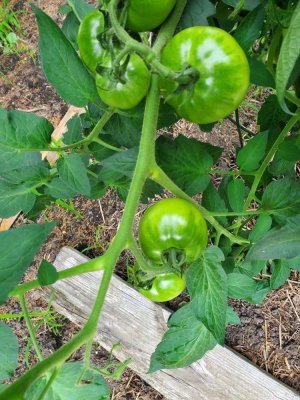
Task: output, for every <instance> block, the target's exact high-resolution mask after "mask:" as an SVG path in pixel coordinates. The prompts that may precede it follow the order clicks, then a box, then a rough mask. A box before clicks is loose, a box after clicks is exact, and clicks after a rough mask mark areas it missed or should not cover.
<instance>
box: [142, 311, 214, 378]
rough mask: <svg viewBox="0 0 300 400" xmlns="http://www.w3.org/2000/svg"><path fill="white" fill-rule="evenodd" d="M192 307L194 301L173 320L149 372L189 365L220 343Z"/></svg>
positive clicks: (154, 355)
mask: <svg viewBox="0 0 300 400" xmlns="http://www.w3.org/2000/svg"><path fill="white" fill-rule="evenodd" d="M191 308H192V307H191V303H189V304H186V305H185V306H183V307H181V308H180V309H179V310H177V311H176V312H175V313H174V314H173V315H172V316H171V318H170V319H169V321H168V328H169V329H168V330H167V332H166V333H165V334H164V336H163V338H162V341H161V342H160V343H159V344H158V346H157V347H156V349H155V352H154V353H153V354H152V356H151V362H150V368H149V372H155V371H158V370H160V369H168V368H182V367H186V366H188V365H190V364H192V363H193V362H195V361H197V360H198V359H199V358H201V357H202V356H203V355H204V354H205V353H206V352H207V351H208V350H210V349H212V348H213V347H214V346H215V345H216V344H217V342H216V340H215V339H214V337H213V335H212V334H211V333H210V332H209V330H208V329H206V327H205V326H204V324H203V323H202V322H201V321H199V320H198V319H197V318H196V317H195V315H194V313H193V311H192V309H191Z"/></svg>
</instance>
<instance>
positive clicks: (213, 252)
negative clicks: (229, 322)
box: [186, 246, 227, 344]
mask: <svg viewBox="0 0 300 400" xmlns="http://www.w3.org/2000/svg"><path fill="white" fill-rule="evenodd" d="M223 260H224V255H223V253H222V251H221V250H220V249H219V248H218V247H215V246H211V247H208V248H207V249H206V250H205V251H204V253H203V255H202V257H201V258H200V259H199V260H197V261H195V262H193V263H192V264H191V265H190V267H189V268H188V270H187V273H186V283H187V288H188V292H189V294H190V295H191V299H192V301H191V306H192V311H193V313H194V315H195V317H196V318H198V319H199V320H200V321H201V322H203V324H204V325H205V326H206V328H207V329H208V330H209V331H210V332H211V333H212V334H213V335H214V337H215V339H216V340H217V341H218V343H221V344H223V343H224V336H225V327H226V309H227V277H226V274H225V272H224V269H223V267H222V264H221V261H223Z"/></svg>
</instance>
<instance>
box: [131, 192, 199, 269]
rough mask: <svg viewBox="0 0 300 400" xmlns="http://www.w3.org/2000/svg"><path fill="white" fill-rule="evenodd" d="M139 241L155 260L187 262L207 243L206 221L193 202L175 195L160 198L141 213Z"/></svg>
mask: <svg viewBox="0 0 300 400" xmlns="http://www.w3.org/2000/svg"><path fill="white" fill-rule="evenodd" d="M139 242H140V245H141V248H142V250H143V252H144V253H145V255H146V256H147V257H148V258H149V259H151V260H152V261H153V262H155V263H158V264H161V263H164V262H166V261H167V262H168V263H170V264H180V265H181V264H182V263H187V264H189V263H191V262H193V261H195V260H196V259H197V258H199V257H200V255H201V254H202V253H203V250H204V249H205V247H206V245H207V226H206V222H205V220H204V218H203V216H202V214H201V212H200V211H199V209H198V207H197V206H196V205H195V204H192V203H190V202H188V201H186V200H183V199H177V198H175V199H164V200H160V201H159V202H157V203H155V204H154V205H152V206H151V207H149V208H148V210H147V211H146V212H145V214H144V215H143V216H142V218H141V221H140V224H139Z"/></svg>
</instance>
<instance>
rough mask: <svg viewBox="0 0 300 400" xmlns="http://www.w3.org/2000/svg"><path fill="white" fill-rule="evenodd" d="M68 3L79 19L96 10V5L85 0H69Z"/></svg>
mask: <svg viewBox="0 0 300 400" xmlns="http://www.w3.org/2000/svg"><path fill="white" fill-rule="evenodd" d="M68 3H69V5H70V7H71V8H72V10H73V12H74V14H75V15H76V17H77V18H78V19H79V21H82V20H83V18H84V17H85V16H86V15H88V14H89V13H90V12H92V11H94V10H95V7H93V6H92V5H91V4H88V3H87V2H85V1H84V0H68Z"/></svg>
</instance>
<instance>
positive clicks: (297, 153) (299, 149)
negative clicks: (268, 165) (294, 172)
mask: <svg viewBox="0 0 300 400" xmlns="http://www.w3.org/2000/svg"><path fill="white" fill-rule="evenodd" d="M277 154H278V156H279V157H281V158H282V159H283V160H286V161H291V162H296V161H299V160H300V136H299V135H297V136H288V137H286V138H285V139H284V141H283V142H282V143H281V145H280V146H279V148H278V153H277Z"/></svg>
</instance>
